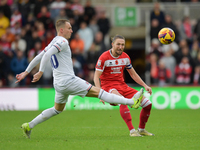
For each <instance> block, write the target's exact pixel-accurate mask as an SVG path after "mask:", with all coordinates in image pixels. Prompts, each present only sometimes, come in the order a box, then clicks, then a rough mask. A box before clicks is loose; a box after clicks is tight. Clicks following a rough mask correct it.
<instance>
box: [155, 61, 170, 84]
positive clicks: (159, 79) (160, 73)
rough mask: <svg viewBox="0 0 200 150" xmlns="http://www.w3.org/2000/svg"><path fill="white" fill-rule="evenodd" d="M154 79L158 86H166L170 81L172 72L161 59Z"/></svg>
mask: <svg viewBox="0 0 200 150" xmlns="http://www.w3.org/2000/svg"><path fill="white" fill-rule="evenodd" d="M152 78H153V80H154V83H156V84H158V86H166V85H167V84H168V83H169V81H170V78H171V71H170V70H169V69H168V68H166V66H165V63H164V62H163V61H162V60H161V59H160V60H159V63H158V67H157V68H156V72H155V74H154V76H152Z"/></svg>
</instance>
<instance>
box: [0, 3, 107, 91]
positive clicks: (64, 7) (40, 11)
mask: <svg viewBox="0 0 200 150" xmlns="http://www.w3.org/2000/svg"><path fill="white" fill-rule="evenodd" d="M58 19H68V20H70V23H71V25H72V29H73V34H72V37H71V39H70V40H69V44H70V47H71V50H72V58H73V59H72V60H73V67H74V71H75V74H76V75H77V76H79V77H81V78H84V79H86V80H87V81H89V82H91V83H92V82H93V74H94V67H95V64H96V61H97V59H98V57H99V56H100V54H101V53H102V52H104V51H106V50H108V49H109V48H110V47H108V45H106V44H105V42H104V41H105V37H106V36H107V34H108V32H109V30H110V21H109V19H108V18H107V17H106V12H105V10H104V9H101V8H99V9H98V7H96V8H94V7H93V6H92V4H91V2H90V1H86V3H85V5H82V4H80V1H79V0H73V1H70V0H65V1H63V0H18V1H14V0H1V1H0V87H16V86H39V85H42V86H52V70H51V64H50V63H49V64H47V67H46V69H45V72H44V74H43V77H42V79H41V80H40V81H39V82H37V83H34V84H33V83H31V82H30V81H31V79H32V76H33V74H35V73H36V72H37V71H38V69H39V65H38V66H36V67H35V68H34V69H33V70H32V72H31V73H30V74H29V76H27V77H26V78H25V80H23V82H20V83H19V84H15V81H16V79H15V75H16V74H19V73H21V72H23V71H24V70H25V69H26V67H27V66H28V64H29V62H30V61H31V60H32V59H33V58H34V57H35V56H36V55H37V54H38V53H40V52H41V51H42V50H43V49H44V48H45V47H46V46H47V45H48V44H49V43H50V41H51V40H52V39H53V38H54V37H55V36H56V31H55V26H54V24H55V22H56V20H58Z"/></svg>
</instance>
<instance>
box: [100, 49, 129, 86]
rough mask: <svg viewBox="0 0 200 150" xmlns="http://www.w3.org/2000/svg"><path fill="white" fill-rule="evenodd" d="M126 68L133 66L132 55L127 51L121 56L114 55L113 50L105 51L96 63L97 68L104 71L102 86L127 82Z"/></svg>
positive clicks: (101, 77)
mask: <svg viewBox="0 0 200 150" xmlns="http://www.w3.org/2000/svg"><path fill="white" fill-rule="evenodd" d="M124 68H126V69H131V68H132V65H131V60H130V57H129V56H128V55H127V54H126V53H125V52H123V53H122V54H121V55H120V56H119V57H114V56H113V55H112V54H111V50H108V51H106V52H104V53H103V54H102V55H101V56H100V57H99V59H98V61H97V64H96V70H98V71H101V72H103V73H102V74H101V76H100V80H101V87H107V86H113V85H121V84H125V82H124Z"/></svg>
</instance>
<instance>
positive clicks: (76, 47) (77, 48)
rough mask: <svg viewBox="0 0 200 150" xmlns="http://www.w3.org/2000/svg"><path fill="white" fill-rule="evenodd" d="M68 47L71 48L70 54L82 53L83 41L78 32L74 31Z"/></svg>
mask: <svg viewBox="0 0 200 150" xmlns="http://www.w3.org/2000/svg"><path fill="white" fill-rule="evenodd" d="M70 47H71V50H72V54H74V55H77V54H80V55H82V54H83V52H84V41H83V40H82V39H81V38H80V36H79V34H78V33H76V34H75V36H74V39H72V40H71V42H70Z"/></svg>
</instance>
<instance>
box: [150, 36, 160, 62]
mask: <svg viewBox="0 0 200 150" xmlns="http://www.w3.org/2000/svg"><path fill="white" fill-rule="evenodd" d="M152 53H154V54H156V55H157V57H158V58H161V57H162V56H163V50H162V47H161V46H160V42H159V40H158V39H157V38H154V39H152V40H151V47H150V49H149V54H150V55H151V54H152Z"/></svg>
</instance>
